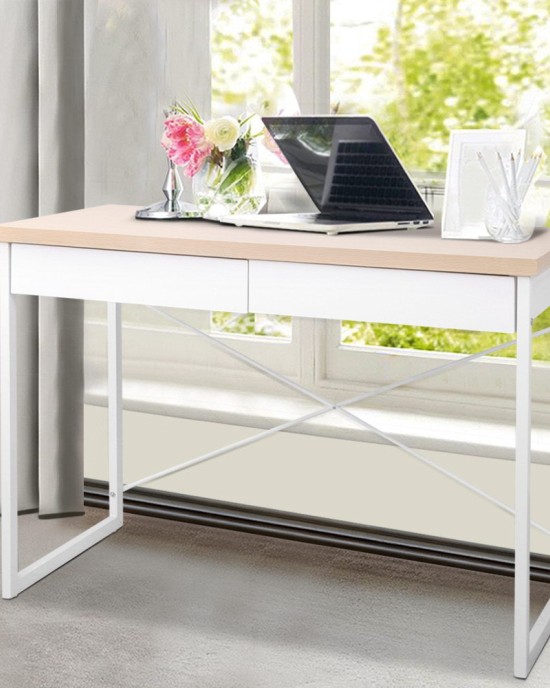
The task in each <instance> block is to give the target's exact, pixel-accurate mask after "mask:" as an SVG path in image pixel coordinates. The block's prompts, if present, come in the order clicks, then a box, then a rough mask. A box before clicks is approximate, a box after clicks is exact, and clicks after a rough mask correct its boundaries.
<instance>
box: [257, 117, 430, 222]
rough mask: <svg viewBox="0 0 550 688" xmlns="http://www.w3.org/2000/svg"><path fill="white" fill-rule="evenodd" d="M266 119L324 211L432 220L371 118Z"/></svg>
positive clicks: (335, 213) (318, 205) (334, 214)
mask: <svg viewBox="0 0 550 688" xmlns="http://www.w3.org/2000/svg"><path fill="white" fill-rule="evenodd" d="M263 121H264V123H265V125H266V127H267V129H268V130H269V132H270V133H271V135H272V136H273V138H274V139H275V141H276V143H277V145H278V146H279V148H280V149H281V151H282V153H283V155H284V156H285V158H286V159H287V160H288V163H289V165H290V166H291V167H292V169H293V170H294V172H295V173H296V175H297V177H298V179H299V180H300V181H301V183H302V184H303V186H304V188H305V189H306V191H307V192H308V194H309V195H310V196H311V198H312V200H313V202H314V203H315V205H316V206H317V207H318V208H319V210H321V212H322V213H326V214H328V215H333V216H340V217H345V215H346V214H351V215H357V214H360V215H361V218H362V219H364V220H365V221H370V220H373V221H376V220H381V219H384V220H392V219H397V220H399V219H400V218H406V219H426V220H428V219H432V214H431V212H430V210H429V209H428V207H427V206H426V204H425V202H424V200H423V199H422V196H421V195H420V194H419V192H418V190H417V189H416V187H415V186H414V184H413V182H412V181H411V179H410V178H409V175H408V174H407V172H406V171H405V169H404V167H403V165H402V164H401V162H400V161H399V159H398V157H397V156H396V154H395V153H394V151H393V149H392V148H391V146H390V145H389V143H388V142H387V140H386V138H385V137H384V135H383V134H382V132H381V131H380V129H379V128H378V126H377V124H376V122H374V120H372V119H371V118H370V117H366V116H359V115H357V116H346V115H332V116H329V115H327V116H311V117H309V116H305V117H304V116H301V117H265V118H264V120H263Z"/></svg>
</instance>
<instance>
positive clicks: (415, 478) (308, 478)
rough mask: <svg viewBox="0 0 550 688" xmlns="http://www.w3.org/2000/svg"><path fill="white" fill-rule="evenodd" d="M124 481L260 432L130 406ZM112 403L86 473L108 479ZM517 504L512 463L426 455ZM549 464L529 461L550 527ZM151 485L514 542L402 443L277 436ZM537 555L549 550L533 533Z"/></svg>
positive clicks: (90, 435)
mask: <svg viewBox="0 0 550 688" xmlns="http://www.w3.org/2000/svg"><path fill="white" fill-rule="evenodd" d="M124 424H125V429H124V432H125V451H124V455H125V481H127V482H128V481H132V480H137V479H138V478H140V477H143V476H146V475H150V474H151V473H152V472H155V471H160V470H162V469H164V468H167V467H169V466H171V465H175V464H177V463H180V462H182V461H184V460H186V459H190V458H193V457H195V456H198V455H200V454H203V453H205V452H207V451H210V450H212V449H216V448H218V447H219V446H222V445H224V444H228V443H230V442H235V441H237V440H239V439H241V438H243V437H248V436H250V435H251V434H254V433H255V432H257V430H254V429H249V428H243V427H236V426H230V425H223V424H217V423H206V422H200V421H189V420H183V419H180V418H172V417H168V416H156V415H152V414H146V413H137V412H130V411H126V412H125V414H124ZM106 433H107V415H106V409H104V408H101V407H96V406H87V407H86V452H85V457H86V458H85V461H86V463H85V474H86V476H87V477H89V478H96V479H98V480H105V479H106V477H107V468H106V466H107V464H106ZM424 453H425V455H426V456H429V457H430V458H431V459H435V460H437V461H438V462H439V463H440V464H441V465H443V466H445V467H446V468H448V469H451V470H453V471H454V472H456V473H457V474H458V475H460V476H461V477H463V478H465V479H467V480H469V481H471V482H472V483H474V484H475V485H477V486H479V487H480V488H482V489H484V490H485V491H486V492H489V493H490V494H492V495H493V496H495V497H497V498H499V499H501V500H502V501H504V502H506V503H508V504H510V505H513V502H514V492H513V484H514V483H513V471H514V462H513V461H505V460H499V459H485V458H480V457H469V456H462V455H453V454H443V453H440V452H434V451H426V452H424ZM549 479H550V466H544V465H540V464H538V465H534V466H533V493H534V496H533V518H534V519H535V520H538V521H539V522H542V523H545V524H546V525H548V524H549V523H550V500H548V496H547V489H546V487H545V486H547V485H548V484H549ZM147 487H151V488H155V489H159V490H167V491H170V492H180V493H183V494H187V495H195V496H200V497H207V498H211V499H219V500H224V501H229V502H235V503H238V504H247V505H255V506H260V507H268V508H272V509H280V510H283V511H290V512H294V513H301V514H308V515H314V516H321V517H325V518H334V519H338V520H344V521H350V522H354V523H360V524H368V525H372V526H380V527H386V528H394V529H397V530H405V531H410V532H416V533H423V534H428V535H435V536H441V537H446V538H453V539H458V540H465V541H470V542H479V543H484V544H489V545H495V546H502V547H513V525H514V524H513V518H512V517H511V516H510V515H508V514H506V513H504V512H502V511H500V510H499V509H497V508H496V507H495V506H493V505H491V504H488V503H486V502H485V501H483V500H482V499H481V498H480V497H478V496H476V495H474V494H472V493H471V492H468V491H466V490H465V489H464V488H462V487H461V486H459V485H457V484H455V483H453V482H451V481H450V480H449V479H447V478H445V477H443V476H441V475H440V474H438V473H436V472H435V471H433V470H432V469H430V468H428V467H426V466H423V465H421V464H419V463H418V462H416V461H415V460H414V459H412V458H410V457H408V456H406V455H405V454H404V453H403V452H401V451H400V450H399V449H397V448H394V447H385V446H380V445H371V444H366V443H363V442H353V441H349V440H336V439H330V438H320V437H311V436H306V435H296V434H279V435H276V436H274V437H271V438H269V439H268V440H264V441H262V442H260V443H258V444H255V445H251V446H249V447H246V448H244V449H241V450H238V451H236V452H234V453H232V454H227V455H224V456H221V457H219V458H217V459H214V460H212V461H209V462H206V463H204V464H201V465H199V466H195V467H193V468H191V469H189V470H186V471H183V472H181V473H178V474H175V475H173V476H170V477H167V478H163V479H162V480H158V481H156V482H155V483H152V484H150V485H147ZM532 548H533V551H535V552H539V553H544V554H550V542H549V538H548V537H546V536H544V535H542V534H540V533H539V532H538V531H533V542H532Z"/></svg>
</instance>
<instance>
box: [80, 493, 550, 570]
mask: <svg viewBox="0 0 550 688" xmlns="http://www.w3.org/2000/svg"><path fill="white" fill-rule="evenodd" d="M84 501H85V504H86V506H93V507H101V508H108V502H109V500H108V489H107V483H106V482H103V481H99V480H86V481H85V488H84ZM124 511H126V512H127V513H131V514H141V515H144V516H154V517H155V518H164V519H169V520H173V521H181V522H184V523H195V524H200V525H206V526H213V527H215V528H228V529H230V530H238V531H242V532H246V533H256V534H258V535H268V536H270V537H278V538H285V539H288V540H297V541H299V542H308V543H312V544H318V545H325V546H330V547H342V548H345V549H352V550H357V551H360V552H365V553H373V554H380V555H384V556H389V557H397V558H400V559H409V560H412V561H422V562H427V563H430V564H439V565H442V566H454V567H458V568H464V569H469V570H473V571H483V572H486V573H496V574H500V575H505V576H512V575H513V573H514V552H513V550H511V549H504V548H500V547H490V546H486V545H477V544H474V543H469V542H460V541H457V540H447V539H445V538H436V537H430V536H425V535H415V534H410V533H405V532H401V531H398V530H391V529H386V528H371V527H369V526H363V525H354V524H350V523H346V522H343V521H342V522H341V521H333V520H332V519H323V518H317V517H310V516H303V515H301V514H292V513H287V512H284V511H276V510H272V509H263V508H259V507H248V506H241V505H238V504H232V503H229V502H220V501H217V500H212V499H204V498H202V497H191V496H186V495H181V494H175V493H171V492H162V491H159V490H151V489H145V488H136V489H134V490H131V491H129V492H127V493H126V494H125V496H124ZM531 576H532V580H535V581H541V582H545V583H550V557H547V556H542V555H533V556H532V557H531Z"/></svg>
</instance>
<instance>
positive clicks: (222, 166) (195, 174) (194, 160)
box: [161, 102, 266, 217]
mask: <svg viewBox="0 0 550 688" xmlns="http://www.w3.org/2000/svg"><path fill="white" fill-rule="evenodd" d="M254 119H255V115H246V116H242V117H239V118H238V119H236V118H235V117H230V116H226V117H219V118H217V119H211V120H208V121H206V122H205V121H204V120H203V119H202V117H201V116H200V114H199V113H198V111H197V110H196V108H195V107H194V106H193V105H187V106H185V105H182V104H180V103H177V102H176V103H174V105H172V106H171V108H170V109H169V110H168V111H167V112H166V119H165V122H164V133H163V136H162V141H161V143H162V145H163V146H164V148H165V149H166V151H167V155H168V158H169V160H171V161H172V162H173V163H175V164H176V165H181V166H182V167H183V174H184V175H185V176H186V177H192V178H193V195H194V199H195V203H196V205H197V206H198V208H199V211H200V213H201V215H203V216H208V217H219V216H221V215H228V214H236V213H258V212H259V211H260V210H261V208H262V207H263V205H264V203H265V200H266V196H265V189H264V186H263V182H262V179H261V170H260V166H259V162H258V157H257V149H256V140H257V138H258V136H261V135H262V133H263V132H262V130H261V129H260V131H259V132H257V133H255V132H253V127H252V125H253V122H254Z"/></svg>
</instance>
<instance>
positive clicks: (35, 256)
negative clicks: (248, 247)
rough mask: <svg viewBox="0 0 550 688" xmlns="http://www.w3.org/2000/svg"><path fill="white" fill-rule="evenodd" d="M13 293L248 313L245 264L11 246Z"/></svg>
mask: <svg viewBox="0 0 550 688" xmlns="http://www.w3.org/2000/svg"><path fill="white" fill-rule="evenodd" d="M12 291H13V292H14V293H15V294H38V295H40V296H58V297H66V298H76V299H90V300H95V301H114V302H119V303H136V304H144V305H151V306H152V305H156V306H176V307H184V308H196V309H201V310H202V309H204V310H223V311H225V310H227V311H236V312H240V313H246V311H247V310H248V265H247V261H245V260H233V259H230V258H201V257H194V256H174V255H166V254H155V253H147V254H145V253H131V252H126V251H104V250H97V249H81V248H64V247H58V246H31V245H26V244H12Z"/></svg>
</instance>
